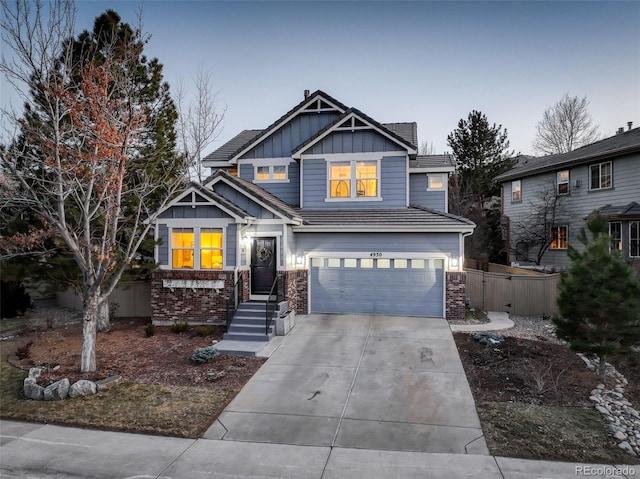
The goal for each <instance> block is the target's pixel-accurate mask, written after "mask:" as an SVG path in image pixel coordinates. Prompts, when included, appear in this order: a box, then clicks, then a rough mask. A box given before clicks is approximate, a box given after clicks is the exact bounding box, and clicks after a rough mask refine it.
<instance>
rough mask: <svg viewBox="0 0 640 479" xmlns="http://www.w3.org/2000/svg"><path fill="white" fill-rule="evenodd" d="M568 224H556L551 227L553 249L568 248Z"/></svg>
mask: <svg viewBox="0 0 640 479" xmlns="http://www.w3.org/2000/svg"><path fill="white" fill-rule="evenodd" d="M568 236H569V227H568V226H554V227H553V228H551V246H550V248H551V249H567V238H568Z"/></svg>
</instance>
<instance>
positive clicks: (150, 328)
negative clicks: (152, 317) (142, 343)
mask: <svg viewBox="0 0 640 479" xmlns="http://www.w3.org/2000/svg"><path fill="white" fill-rule="evenodd" d="M144 334H145V336H146V337H147V338H150V337H151V336H155V335H156V325H155V324H153V323H149V324H147V326H146V327H145V328H144Z"/></svg>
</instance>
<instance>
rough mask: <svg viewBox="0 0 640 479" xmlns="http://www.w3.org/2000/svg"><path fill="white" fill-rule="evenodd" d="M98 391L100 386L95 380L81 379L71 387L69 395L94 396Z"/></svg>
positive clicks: (74, 396)
mask: <svg viewBox="0 0 640 479" xmlns="http://www.w3.org/2000/svg"><path fill="white" fill-rule="evenodd" d="M97 391H98V386H97V385H96V383H94V382H93V381H89V380H87V379H80V380H79V381H77V382H75V383H73V384H72V385H71V387H70V388H69V397H70V398H77V397H82V396H92V395H94V394H95V393H96V392H97Z"/></svg>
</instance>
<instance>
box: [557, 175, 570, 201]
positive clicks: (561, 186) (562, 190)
mask: <svg viewBox="0 0 640 479" xmlns="http://www.w3.org/2000/svg"><path fill="white" fill-rule="evenodd" d="M557 176H558V178H557V184H558V194H559V195H566V194H567V193H569V170H562V171H558V175H557Z"/></svg>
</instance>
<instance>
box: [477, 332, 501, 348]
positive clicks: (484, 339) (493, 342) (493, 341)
mask: <svg viewBox="0 0 640 479" xmlns="http://www.w3.org/2000/svg"><path fill="white" fill-rule="evenodd" d="M473 339H475V340H476V341H478V342H479V343H480V344H486V345H488V346H498V345H500V344H502V343H503V342H504V336H502V335H501V334H498V333H487V332H481V333H475V334H474V335H473Z"/></svg>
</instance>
